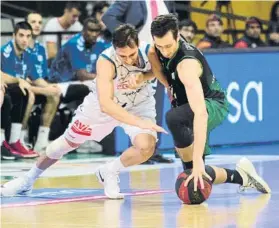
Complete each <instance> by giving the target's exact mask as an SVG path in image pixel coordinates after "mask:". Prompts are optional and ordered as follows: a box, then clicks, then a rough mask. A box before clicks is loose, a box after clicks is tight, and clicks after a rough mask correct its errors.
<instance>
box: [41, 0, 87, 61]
mask: <svg viewBox="0 0 279 228" xmlns="http://www.w3.org/2000/svg"><path fill="white" fill-rule="evenodd" d="M80 12H81V6H80V3H78V2H68V3H67V4H66V6H65V9H64V14H63V15H62V16H61V17H55V18H52V19H50V20H49V21H48V22H47V23H46V25H45V29H44V31H45V32H80V31H81V30H82V25H81V23H80V22H79V21H78V19H79V16H80ZM72 36H73V35H70V34H69V35H67V34H65V35H62V39H61V45H63V44H65V43H66V41H67V40H69V39H70V38H71V37H72ZM43 40H44V44H45V45H46V48H47V56H48V59H53V58H54V57H55V56H56V54H57V50H58V48H59V47H58V43H59V42H58V36H57V35H44V37H43Z"/></svg>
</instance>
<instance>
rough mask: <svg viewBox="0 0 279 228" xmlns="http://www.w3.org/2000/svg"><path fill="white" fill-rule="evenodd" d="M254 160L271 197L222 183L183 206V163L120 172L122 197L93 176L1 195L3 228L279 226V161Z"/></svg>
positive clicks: (44, 183) (49, 179)
mask: <svg viewBox="0 0 279 228" xmlns="http://www.w3.org/2000/svg"><path fill="white" fill-rule="evenodd" d="M254 164H255V166H256V169H257V170H258V171H259V172H260V173H261V175H263V176H264V178H265V179H266V180H267V181H268V183H269V184H270V187H271V189H272V191H273V193H272V194H271V195H262V194H258V193H257V192H255V191H253V190H251V191H248V192H245V193H238V188H237V186H235V185H232V184H226V185H218V186H214V187H213V191H212V194H211V196H210V198H209V200H207V201H206V202H205V203H203V204H201V205H197V206H188V205H183V204H182V203H181V202H180V201H179V199H178V198H177V196H176V194H175V192H174V182H175V179H176V177H177V175H178V174H179V173H180V171H181V167H180V166H179V165H164V166H161V167H160V168H159V169H144V170H137V171H129V172H124V173H122V174H121V176H120V177H121V183H120V186H121V188H122V189H123V192H125V193H126V194H127V196H126V197H125V199H124V200H108V199H106V198H105V197H104V195H103V192H102V190H101V186H100V185H99V183H97V180H96V178H95V176H93V175H80V176H68V177H67V176H65V177H59V176H58V177H45V178H41V179H39V180H38V181H37V183H36V185H35V191H34V195H32V196H31V197H13V198H9V199H4V198H2V202H1V203H2V204H1V206H2V208H1V227H14V228H24V227H26V228H29V227H30V228H34V227H38V228H41V227H42V228H49V227H54V228H56V227H98V228H128V227H138V228H147V227H148V228H149V227H150V228H157V227H158V228H159V227H169V228H174V227H187V228H188V227H189V228H207V227H208V228H210V227H240V228H246V227H247V228H248V227H249V228H250V227H263V228H266V227H268V228H273V227H274V228H276V227H277V228H278V227H279V225H278V224H279V207H278V206H279V178H278V171H279V168H278V167H279V159H278V160H274V159H273V158H272V156H271V157H270V159H267V160H264V161H263V160H262V159H258V161H256V162H255V163H254ZM224 166H225V167H230V168H233V166H234V165H232V164H228V163H226V164H225V165H224ZM63 194H64V195H63Z"/></svg>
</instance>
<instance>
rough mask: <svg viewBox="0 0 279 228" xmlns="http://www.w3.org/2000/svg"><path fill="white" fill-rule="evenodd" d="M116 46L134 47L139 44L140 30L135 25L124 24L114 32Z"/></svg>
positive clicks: (114, 44)
mask: <svg viewBox="0 0 279 228" xmlns="http://www.w3.org/2000/svg"><path fill="white" fill-rule="evenodd" d="M112 44H113V46H114V48H123V47H126V46H128V47H130V48H132V47H134V46H135V45H136V46H138V45H139V38H138V32H137V30H136V29H135V27H134V26H133V25H130V24H123V25H120V26H119V27H117V28H116V29H115V31H114V32H113V33H112Z"/></svg>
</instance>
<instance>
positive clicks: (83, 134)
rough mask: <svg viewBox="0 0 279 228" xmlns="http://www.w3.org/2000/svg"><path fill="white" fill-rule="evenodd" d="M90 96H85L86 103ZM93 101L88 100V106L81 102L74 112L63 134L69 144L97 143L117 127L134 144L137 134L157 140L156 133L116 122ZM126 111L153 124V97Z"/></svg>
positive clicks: (154, 111) (154, 112)
mask: <svg viewBox="0 0 279 228" xmlns="http://www.w3.org/2000/svg"><path fill="white" fill-rule="evenodd" d="M90 96H92V94H90V95H89V96H87V97H86V98H85V99H87V101H88V97H90ZM94 100H95V99H93V100H90V101H91V102H90V105H89V102H86V101H85V102H83V104H81V105H80V106H79V107H78V109H77V110H76V112H75V116H74V117H73V119H72V122H71V123H70V124H69V126H68V128H67V130H66V131H65V133H64V136H65V138H66V139H68V140H69V141H70V142H73V143H76V144H82V143H84V142H85V141H87V140H94V141H97V142H99V141H101V140H102V139H103V138H104V137H106V136H107V135H109V134H110V133H111V132H112V131H113V129H114V128H115V127H117V126H120V127H122V128H123V129H124V131H125V133H126V134H127V135H129V137H130V140H131V142H132V143H133V142H134V138H135V137H136V136H137V135H138V134H142V133H146V134H150V135H153V136H154V137H155V139H156V140H157V132H155V131H151V130H147V129H141V128H139V127H135V126H131V125H128V124H124V123H121V122H119V121H118V120H115V119H113V118H112V117H110V116H108V115H107V114H105V113H103V112H101V111H100V108H99V103H98V102H97V101H96V100H95V101H94ZM127 111H128V112H130V113H132V114H134V115H136V116H138V117H141V118H143V119H150V120H152V121H153V122H154V123H155V122H156V119H155V118H156V109H155V99H154V97H150V98H149V99H148V100H146V101H144V102H143V103H141V104H139V105H138V106H134V107H133V108H130V109H129V110H127Z"/></svg>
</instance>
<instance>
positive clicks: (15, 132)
mask: <svg viewBox="0 0 279 228" xmlns="http://www.w3.org/2000/svg"><path fill="white" fill-rule="evenodd" d="M21 128H22V124H21V123H12V127H11V136H10V143H15V142H17V141H18V140H19V139H20V133H21Z"/></svg>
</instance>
